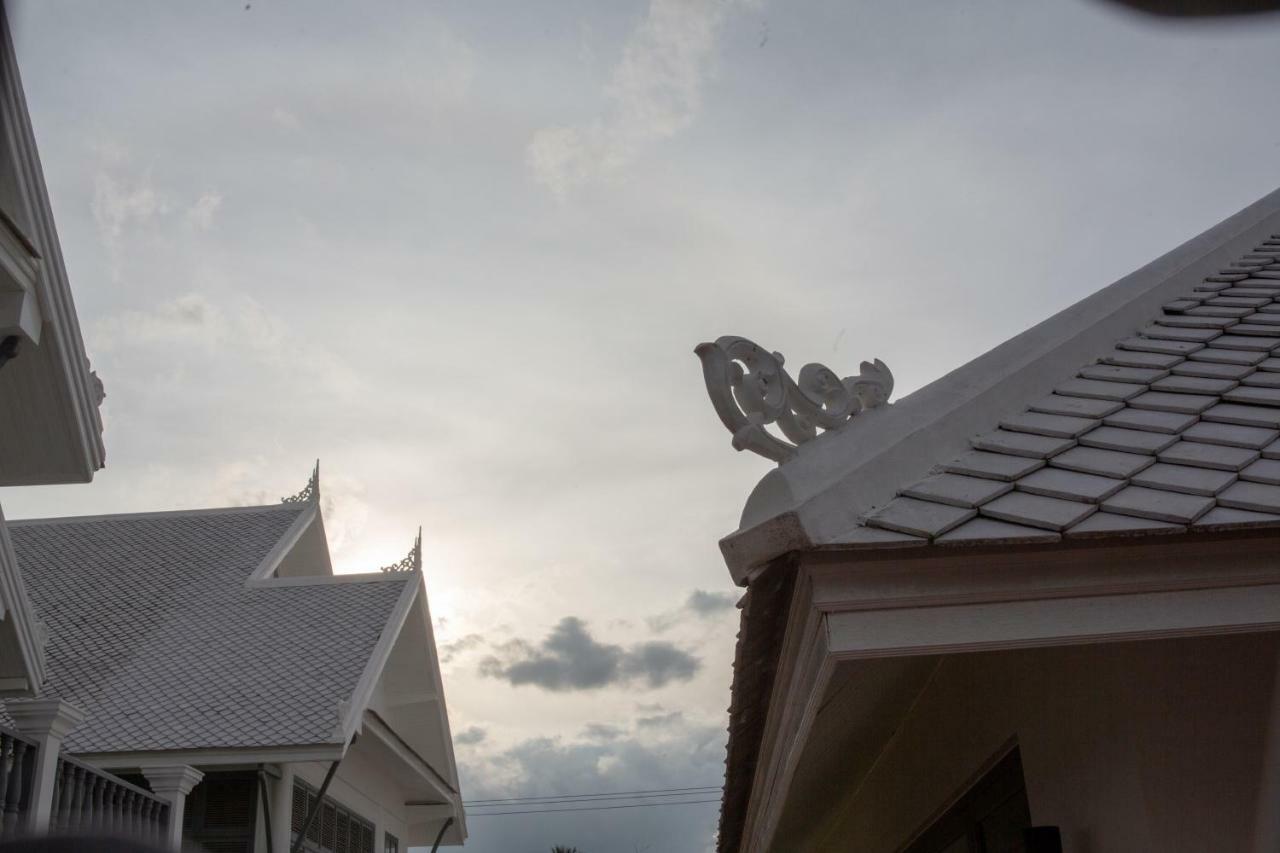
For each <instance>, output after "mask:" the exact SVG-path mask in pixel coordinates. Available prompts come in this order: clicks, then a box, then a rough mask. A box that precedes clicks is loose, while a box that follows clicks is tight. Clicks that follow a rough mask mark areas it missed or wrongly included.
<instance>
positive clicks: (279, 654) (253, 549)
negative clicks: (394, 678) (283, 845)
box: [9, 503, 418, 753]
mask: <svg viewBox="0 0 1280 853" xmlns="http://www.w3.org/2000/svg"><path fill="white" fill-rule="evenodd" d="M310 507H311V505H310V504H308V503H286V504H282V505H279V506H270V507H247V508H238V509H220V510H204V511H195V512H170V513H151V514H145V515H120V516H98V517H92V518H68V519H49V520H37V521H12V522H10V524H9V526H10V535H11V536H12V538H13V544H14V549H15V551H16V552H17V554H18V557H19V560H20V561H21V565H22V570H23V573H24V575H25V577H26V581H27V585H28V589H29V591H30V595H31V599H32V602H33V604H34V605H35V608H36V611H37V613H38V614H39V615H40V617H41V618H42V619H43V620H44V621H45V622H46V623H47V625H48V628H49V645H48V649H47V655H48V680H47V682H46V684H45V692H46V693H47V694H49V695H54V696H58V697H60V698H64V699H67V700H68V701H70V702H72V703H74V704H76V705H78V706H80V707H81V708H83V709H84V710H85V711H86V712H87V718H86V719H85V721H84V722H83V723H82V724H81V725H80V726H79V727H77V728H76V729H75V730H74V731H72V733H71V735H70V736H69V737H68V739H67V742H66V743H67V747H68V749H70V750H71V751H73V752H82V753H89V752H92V753H102V752H138V751H150V750H176V749H200V748H231V749H234V748H252V747H281V746H295V745H316V744H331V743H341V742H342V741H343V736H342V734H341V733H340V722H341V720H340V703H341V702H344V701H346V700H348V699H349V698H350V697H351V696H352V693H353V691H354V689H355V687H356V685H357V683H358V682H359V681H360V679H361V676H362V674H363V673H364V672H365V669H366V667H367V666H368V665H369V663H370V659H371V656H372V655H373V653H374V649H375V646H376V645H377V644H378V641H379V638H380V637H381V636H382V634H383V632H384V630H387V629H388V624H389V622H390V621H391V618H392V614H393V611H394V610H395V609H396V605H397V602H399V601H400V600H401V598H402V595H403V594H404V593H405V591H406V586H407V585H409V584H412V583H415V582H417V578H418V574H417V573H416V572H412V573H391V574H386V575H381V574H380V575H372V576H344V577H342V578H341V579H340V581H341V582H335V579H333V578H327V577H326V578H316V579H315V581H316V582H312V583H299V582H297V580H296V579H291V580H290V581H279V582H266V583H264V582H260V581H259V582H255V583H253V584H252V585H249V584H246V581H247V580H248V578H249V576H250V574H252V573H253V572H254V570H255V569H257V568H258V567H259V566H260V565H261V564H262V563H263V561H264V559H266V558H267V556H268V554H270V553H271V552H272V551H273V549H275V548H276V546H277V544H278V543H279V542H280V541H281V539H282V538H283V537H284V536H285V535H286V533H287V532H288V531H289V530H290V529H291V528H292V527H293V526H294V525H295V523H297V522H299V521H300V519H301V517H302V516H303V514H304V513H306V512H308V511H310ZM276 584H278V585H276Z"/></svg>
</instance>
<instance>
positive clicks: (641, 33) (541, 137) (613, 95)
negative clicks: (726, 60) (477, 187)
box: [525, 0, 727, 197]
mask: <svg viewBox="0 0 1280 853" xmlns="http://www.w3.org/2000/svg"><path fill="white" fill-rule="evenodd" d="M726 7H727V4H726V3H725V2H724V0H650V2H649V8H648V11H647V12H646V14H645V17H644V19H643V20H642V21H641V22H640V23H639V25H638V26H637V27H636V28H635V30H634V31H633V32H632V33H631V35H630V37H629V38H628V39H627V42H626V44H625V45H624V47H623V50H622V58H621V59H620V60H619V62H618V64H617V65H616V66H615V67H614V69H613V72H612V74H611V75H610V78H609V82H608V84H607V85H606V87H605V95H606V97H607V98H608V101H609V103H610V112H609V115H608V116H607V117H605V118H601V119H596V120H594V121H590V122H588V123H586V124H580V125H570V126H561V127H546V128H542V129H540V130H538V131H536V132H535V133H534V134H533V137H532V139H530V141H529V144H528V147H527V148H526V151H525V157H526V161H527V163H528V165H529V168H530V169H531V171H532V172H533V177H534V179H535V180H536V181H537V182H538V183H540V184H543V185H544V186H546V187H547V188H549V189H550V190H551V191H552V192H553V193H555V194H556V195H557V196H560V197H563V196H564V195H565V194H566V193H567V192H568V191H569V190H570V189H572V188H573V187H574V186H576V185H578V184H582V183H585V182H587V181H590V180H593V179H595V178H599V177H607V176H609V175H610V174H613V173H615V172H617V171H618V170H620V169H622V168H624V167H626V166H627V165H629V164H630V163H632V162H633V161H634V160H636V159H637V158H638V157H640V156H641V154H642V153H643V152H644V151H645V150H646V149H647V148H649V147H650V146H652V145H654V144H656V143H659V142H661V141H663V140H665V139H669V138H670V137H672V136H675V135H676V134H677V133H679V132H680V131H682V130H684V129H685V128H686V127H688V126H689V125H690V124H692V123H693V121H694V119H695V117H696V116H697V114H698V110H699V108H700V106H701V103H702V90H703V87H704V84H705V81H706V78H707V75H708V74H709V72H710V68H711V62H712V59H713V57H714V53H715V46H716V37H717V35H718V33H719V31H720V27H721V24H722V22H723V20H724V16H725V9H726Z"/></svg>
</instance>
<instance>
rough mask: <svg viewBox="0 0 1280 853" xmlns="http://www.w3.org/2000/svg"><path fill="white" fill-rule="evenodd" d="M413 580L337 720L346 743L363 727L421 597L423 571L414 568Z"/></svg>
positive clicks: (398, 602)
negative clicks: (412, 612) (379, 680)
mask: <svg viewBox="0 0 1280 853" xmlns="http://www.w3.org/2000/svg"><path fill="white" fill-rule="evenodd" d="M412 574H413V575H414V577H413V580H412V581H411V582H410V583H407V584H405V586H404V591H403V592H402V593H400V598H399V600H398V601H396V606H395V609H393V610H392V611H391V616H390V617H389V618H388V619H387V624H386V625H385V626H384V627H383V629H382V635H381V636H380V637H379V638H378V644H377V645H376V646H374V647H373V653H372V654H370V655H369V660H368V662H367V663H366V664H365V666H364V672H363V673H361V675H360V680H359V681H357V682H356V686H355V689H354V690H352V691H351V697H350V698H349V699H348V700H347V701H346V702H345V703H343V708H342V719H341V720H340V721H339V723H338V735H339V736H340V737H341V738H342V740H343V741H344V742H350V740H351V736H352V735H353V734H355V733H356V732H358V731H360V726H361V724H362V723H363V721H364V712H365V710H366V709H368V707H369V701H370V700H371V699H372V698H373V690H374V688H375V687H376V686H377V684H378V679H379V678H380V677H381V676H382V670H383V669H384V668H385V667H386V665H387V659H388V658H389V657H391V650H392V649H393V648H395V644H396V639H397V638H398V637H399V636H400V629H401V628H403V627H404V623H405V620H406V619H407V618H408V617H409V611H410V610H411V609H412V608H413V602H414V600H415V599H417V597H418V592H419V590H420V589H421V588H422V573H421V572H418V571H415V572H413V573H412Z"/></svg>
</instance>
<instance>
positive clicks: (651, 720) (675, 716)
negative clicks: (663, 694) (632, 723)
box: [636, 711, 684, 729]
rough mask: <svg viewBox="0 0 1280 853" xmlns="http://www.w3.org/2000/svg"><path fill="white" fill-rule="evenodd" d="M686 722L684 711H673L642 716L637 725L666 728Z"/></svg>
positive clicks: (646, 727) (639, 726)
mask: <svg viewBox="0 0 1280 853" xmlns="http://www.w3.org/2000/svg"><path fill="white" fill-rule="evenodd" d="M681 722H684V712H683V711H671V712H670V713H666V714H654V715H653V716H651V717H640V718H638V719H637V720H636V727H637V728H640V729H665V728H669V727H671V726H674V725H676V724H678V723H681Z"/></svg>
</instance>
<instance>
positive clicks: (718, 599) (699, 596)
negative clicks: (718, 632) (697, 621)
mask: <svg viewBox="0 0 1280 853" xmlns="http://www.w3.org/2000/svg"><path fill="white" fill-rule="evenodd" d="M736 601H737V596H735V595H734V594H733V593H731V592H707V591H706V590H702V589H695V590H694V591H693V592H691V593H689V599H688V601H686V602H685V603H684V607H685V609H686V610H688V611H690V612H692V613H696V614H698V615H699V616H711V615H714V614H716V613H723V612H724V611H726V610H732V609H733V606H734V604H735V603H736Z"/></svg>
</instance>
